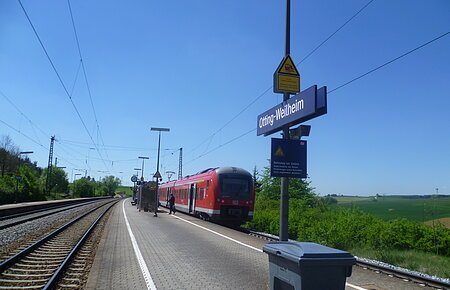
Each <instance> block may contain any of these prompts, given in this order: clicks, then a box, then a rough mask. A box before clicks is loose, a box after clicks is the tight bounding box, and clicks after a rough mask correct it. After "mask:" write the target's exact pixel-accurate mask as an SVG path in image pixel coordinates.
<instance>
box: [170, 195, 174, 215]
mask: <svg viewBox="0 0 450 290" xmlns="http://www.w3.org/2000/svg"><path fill="white" fill-rule="evenodd" d="M172 212H173V214H175V196H173V194H170V198H169V214H171V213H172Z"/></svg>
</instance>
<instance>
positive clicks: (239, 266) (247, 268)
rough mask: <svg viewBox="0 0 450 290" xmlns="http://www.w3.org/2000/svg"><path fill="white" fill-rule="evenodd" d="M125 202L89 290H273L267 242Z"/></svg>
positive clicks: (106, 236) (113, 218)
mask: <svg viewBox="0 0 450 290" xmlns="http://www.w3.org/2000/svg"><path fill="white" fill-rule="evenodd" d="M130 201H131V199H124V200H123V201H121V202H119V203H118V204H117V205H116V206H114V208H113V209H112V212H111V215H110V218H109V220H108V222H107V224H106V226H105V230H104V233H103V235H102V239H101V241H100V244H99V247H98V250H97V254H96V256H95V259H94V263H93V266H92V269H91V271H90V275H89V278H88V281H87V284H86V289H268V288H269V275H268V273H269V263H268V258H267V255H266V254H265V253H263V252H262V247H263V246H264V244H265V243H267V241H264V240H261V239H259V238H256V237H252V236H249V235H246V234H244V233H239V232H236V231H233V230H230V229H227V228H224V227H221V226H218V225H216V224H213V223H209V222H205V221H202V220H200V219H197V218H194V217H191V216H188V215H185V214H182V213H177V214H176V215H169V214H168V211H167V210H165V209H164V208H160V209H161V212H159V213H158V217H154V216H153V213H149V212H143V211H141V212H139V211H138V210H137V209H136V207H135V206H132V205H131V202H130Z"/></svg>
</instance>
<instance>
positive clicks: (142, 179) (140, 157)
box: [138, 156, 149, 181]
mask: <svg viewBox="0 0 450 290" xmlns="http://www.w3.org/2000/svg"><path fill="white" fill-rule="evenodd" d="M138 158H139V159H142V169H141V170H142V171H141V174H142V175H141V181H144V160H145V159H149V157H147V156H139V157H138Z"/></svg>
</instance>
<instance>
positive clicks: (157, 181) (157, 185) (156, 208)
mask: <svg viewBox="0 0 450 290" xmlns="http://www.w3.org/2000/svg"><path fill="white" fill-rule="evenodd" d="M160 145H161V131H159V134H158V158H157V159H156V172H159V146H160ZM158 187H159V179H158V177H156V201H155V203H156V204H155V214H154V215H153V216H158V203H159V200H158Z"/></svg>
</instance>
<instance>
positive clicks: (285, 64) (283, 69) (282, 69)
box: [277, 55, 300, 76]
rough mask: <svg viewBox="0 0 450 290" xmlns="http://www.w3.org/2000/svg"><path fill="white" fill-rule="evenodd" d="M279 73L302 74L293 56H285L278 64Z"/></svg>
mask: <svg viewBox="0 0 450 290" xmlns="http://www.w3.org/2000/svg"><path fill="white" fill-rule="evenodd" d="M277 73H282V74H288V75H293V76H300V74H299V73H298V70H297V68H296V67H295V64H294V62H293V61H292V58H291V56H289V55H288V56H285V57H284V58H283V60H282V61H281V64H280V65H279V66H278V69H277Z"/></svg>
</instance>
